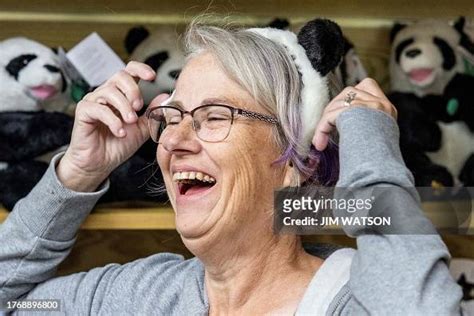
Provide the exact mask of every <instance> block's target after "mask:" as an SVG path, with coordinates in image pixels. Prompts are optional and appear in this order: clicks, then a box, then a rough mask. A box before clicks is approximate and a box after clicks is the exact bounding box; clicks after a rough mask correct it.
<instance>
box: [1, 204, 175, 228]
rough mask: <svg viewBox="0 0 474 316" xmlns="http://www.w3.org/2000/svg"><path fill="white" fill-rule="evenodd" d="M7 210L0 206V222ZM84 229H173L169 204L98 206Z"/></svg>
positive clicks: (172, 218) (173, 223) (172, 215)
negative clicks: (133, 206)
mask: <svg viewBox="0 0 474 316" xmlns="http://www.w3.org/2000/svg"><path fill="white" fill-rule="evenodd" d="M7 216H8V212H7V211H6V210H5V209H3V208H0V223H2V222H3V221H4V220H5V219H6V217H7ZM81 229H84V230H170V229H175V221H174V212H173V209H172V208H171V207H170V206H154V207H150V206H146V207H140V208H130V207H123V208H122V207H120V208H117V207H110V206H98V207H97V208H96V209H95V210H94V211H93V212H92V213H91V214H90V215H89V216H88V217H87V219H86V221H85V222H84V224H82V226H81Z"/></svg>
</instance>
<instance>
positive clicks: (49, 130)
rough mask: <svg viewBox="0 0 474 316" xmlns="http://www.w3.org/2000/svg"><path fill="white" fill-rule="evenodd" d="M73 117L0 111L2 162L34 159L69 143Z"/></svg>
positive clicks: (51, 113) (55, 113)
mask: <svg viewBox="0 0 474 316" xmlns="http://www.w3.org/2000/svg"><path fill="white" fill-rule="evenodd" d="M72 126H73V119H72V118H71V117H69V116H68V115H66V114H63V113H59V112H3V113H0V140H1V141H0V161H7V162H15V161H20V160H25V159H33V158H35V157H37V156H40V155H42V154H44V153H47V152H49V151H52V150H54V149H57V148H59V147H61V146H64V145H66V144H68V143H69V140H70V138H71V131H72Z"/></svg>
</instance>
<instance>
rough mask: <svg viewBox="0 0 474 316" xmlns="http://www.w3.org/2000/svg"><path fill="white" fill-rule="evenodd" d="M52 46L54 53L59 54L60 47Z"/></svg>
mask: <svg viewBox="0 0 474 316" xmlns="http://www.w3.org/2000/svg"><path fill="white" fill-rule="evenodd" d="M50 48H51V50H52V51H53V53H54V54H55V55H57V54H58V48H57V47H50Z"/></svg>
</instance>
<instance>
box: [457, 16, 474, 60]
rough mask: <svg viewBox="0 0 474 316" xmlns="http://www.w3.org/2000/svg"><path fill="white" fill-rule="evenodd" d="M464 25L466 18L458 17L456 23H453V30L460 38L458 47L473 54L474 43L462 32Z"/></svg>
mask: <svg viewBox="0 0 474 316" xmlns="http://www.w3.org/2000/svg"><path fill="white" fill-rule="evenodd" d="M465 24H466V18H465V17H463V16H460V17H459V18H458V19H457V20H456V22H454V25H453V27H454V29H456V31H457V32H458V33H459V35H460V36H461V37H460V38H459V45H460V46H461V47H464V49H466V50H467V51H468V52H470V53H471V54H474V41H472V40H471V38H470V37H469V36H468V35H467V33H466V32H465V30H464V26H465Z"/></svg>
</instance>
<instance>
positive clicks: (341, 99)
mask: <svg viewBox="0 0 474 316" xmlns="http://www.w3.org/2000/svg"><path fill="white" fill-rule="evenodd" d="M351 92H352V93H355V99H354V100H352V101H351V104H354V102H355V101H356V100H364V101H365V100H368V101H377V100H379V98H377V97H375V96H374V95H372V94H370V93H368V92H366V91H363V90H360V89H357V88H354V87H346V88H345V89H344V90H343V91H342V92H341V93H339V94H338V95H337V96H336V97H335V98H334V99H333V100H332V101H331V102H330V103H329V104H328V106H326V108H325V109H324V112H329V111H333V110H334V109H337V108H341V107H347V105H346V104H345V101H346V98H347V95H348V94H349V93H351Z"/></svg>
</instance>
